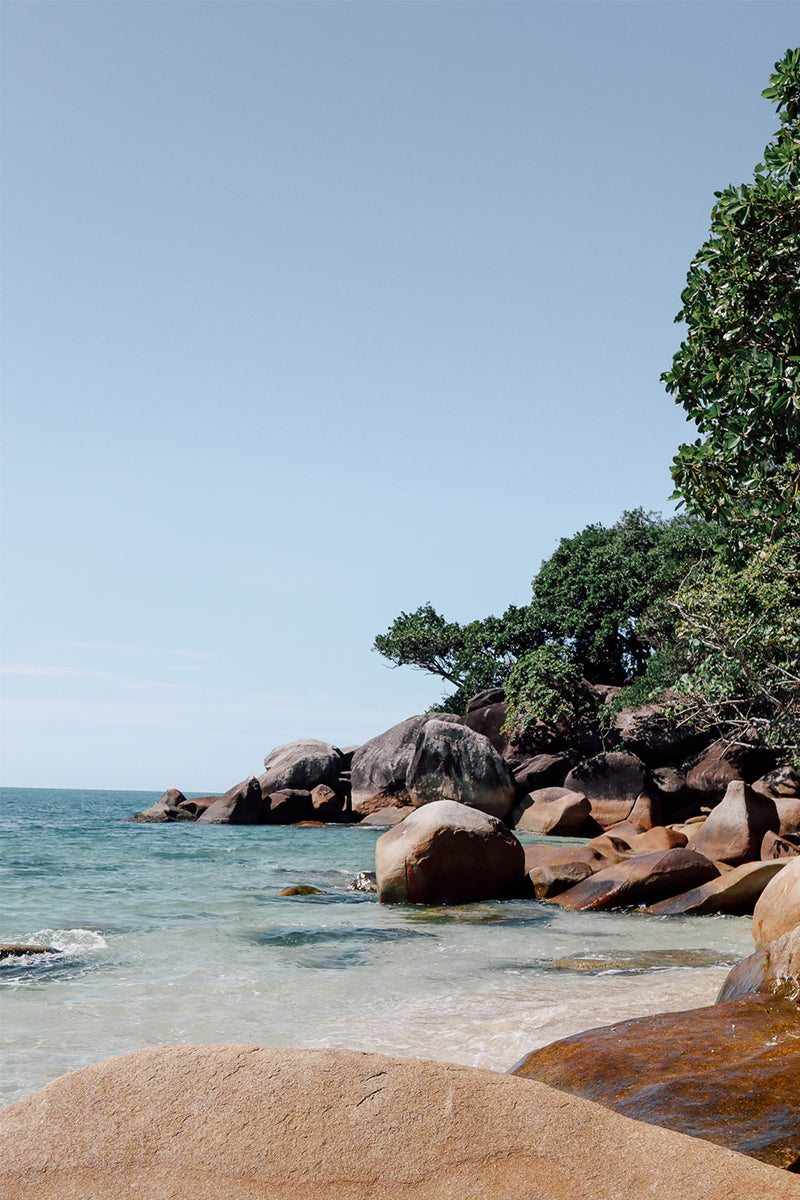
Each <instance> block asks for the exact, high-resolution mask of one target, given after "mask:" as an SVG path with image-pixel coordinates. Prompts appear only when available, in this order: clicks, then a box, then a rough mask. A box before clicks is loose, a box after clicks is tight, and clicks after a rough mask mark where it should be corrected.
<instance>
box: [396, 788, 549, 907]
mask: <svg viewBox="0 0 800 1200" xmlns="http://www.w3.org/2000/svg"><path fill="white" fill-rule="evenodd" d="M375 874H376V875H377V878H378V899H379V900H380V902H381V904H468V903H469V902H470V901H473V900H489V899H497V898H500V897H504V896H509V895H512V894H514V893H515V892H518V891H519V889H520V888H521V886H522V883H523V881H524V875H525V853H524V851H523V849H522V846H521V845H520V843H519V842H518V841H517V839H516V838H515V837H514V835H513V833H511V831H510V829H508V827H507V826H506V825H504V824H503V822H502V821H500V820H499V819H498V818H497V817H492V816H490V815H489V814H488V813H482V812H478V810H477V809H474V808H470V807H468V806H467V805H465V804H458V803H456V801H454V800H435V801H433V802H432V803H431V804H426V805H424V806H423V807H422V808H419V809H417V810H416V811H415V812H414V813H412V814H411V816H410V817H406V819H405V820H404V821H401V823H400V824H399V825H395V827H394V829H390V830H389V831H388V832H387V833H384V834H382V835H381V837H379V838H378V840H377V842H376V843H375Z"/></svg>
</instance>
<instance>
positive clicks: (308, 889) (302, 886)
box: [278, 883, 325, 896]
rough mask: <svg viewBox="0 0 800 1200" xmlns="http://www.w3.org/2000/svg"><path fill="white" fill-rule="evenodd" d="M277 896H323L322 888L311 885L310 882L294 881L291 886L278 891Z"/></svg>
mask: <svg viewBox="0 0 800 1200" xmlns="http://www.w3.org/2000/svg"><path fill="white" fill-rule="evenodd" d="M278 895H279V896H324V895H325V893H324V891H323V890H322V888H318V887H312V886H311V884H310V883H294V884H292V886H291V887H287V888H284V889H283V891H282V892H278Z"/></svg>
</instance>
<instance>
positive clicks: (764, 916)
mask: <svg viewBox="0 0 800 1200" xmlns="http://www.w3.org/2000/svg"><path fill="white" fill-rule="evenodd" d="M795 925H800V858H793V859H791V860H790V861H789V862H787V863H786V864H784V867H783V870H782V871H781V872H779V874H778V876H777V877H776V878H775V879H773V880H772V882H771V883H769V884H768V885H767V886H766V887H765V888H764V891H763V892H762V894H761V897H760V899H759V901H758V903H757V904H756V907H755V909H754V911H753V941H754V942H755V944H756V946H763V945H764V944H765V943H766V942H774V941H775V940H776V939H777V938H779V937H782V936H783V934H784V933H788V932H789V930H790V929H794V927H795Z"/></svg>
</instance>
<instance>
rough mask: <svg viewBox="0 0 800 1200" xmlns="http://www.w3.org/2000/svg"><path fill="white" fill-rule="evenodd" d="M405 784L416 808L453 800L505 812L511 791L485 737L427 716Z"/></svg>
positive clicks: (500, 762)
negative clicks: (427, 719)
mask: <svg viewBox="0 0 800 1200" xmlns="http://www.w3.org/2000/svg"><path fill="white" fill-rule="evenodd" d="M406 788H407V790H408V795H409V798H410V800H411V803H412V804H413V805H414V807H415V808H416V807H419V806H420V805H423V804H430V803H431V801H432V800H455V801H457V803H458V804H467V805H469V807H470V808H477V809H479V810H480V811H481V812H485V813H490V814H491V815H492V816H493V817H505V816H507V815H508V813H509V812H510V811H511V806H512V804H513V803H514V797H515V795H516V790H515V788H514V783H513V780H512V778H511V772H510V771H509V769H508V767H507V766H506V764H505V762H504V760H503V758H502V757H501V756H500V754H498V752H497V750H495V748H494V746H493V745H492V743H491V742H490V741H489V739H488V738H486V737H484V736H483V734H480V733H476V732H475V730H474V729H469V728H468V727H467V726H465V725H454V724H453V723H451V722H445V721H428V722H426V724H425V725H423V727H422V729H421V730H420V732H419V736H418V737H417V744H416V747H415V748H414V757H413V758H412V760H411V763H410V764H409V768H408V773H407V775H406Z"/></svg>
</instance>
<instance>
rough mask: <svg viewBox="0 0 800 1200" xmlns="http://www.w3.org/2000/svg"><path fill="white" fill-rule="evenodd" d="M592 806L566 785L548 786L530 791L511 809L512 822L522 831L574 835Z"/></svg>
mask: <svg viewBox="0 0 800 1200" xmlns="http://www.w3.org/2000/svg"><path fill="white" fill-rule="evenodd" d="M590 811H591V805H590V804H589V801H588V800H587V799H586V797H585V796H582V795H581V794H580V792H573V791H571V790H570V789H569V788H562V787H547V788H538V789H537V790H536V791H535V792H529V793H528V795H527V796H523V797H522V798H521V799H519V800H518V801H517V803H516V804H515V805H514V807H513V808H512V810H511V817H510V821H511V825H512V827H513V828H514V829H520V830H522V831H524V832H525V833H550V834H553V835H554V836H558V837H577V836H578V833H579V831H580V829H581V826H582V825H583V823H584V821H585V820H586V818H587V817H588V816H589V813H590Z"/></svg>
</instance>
